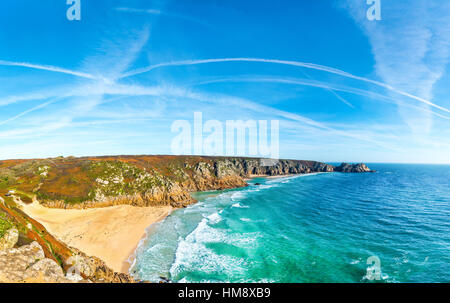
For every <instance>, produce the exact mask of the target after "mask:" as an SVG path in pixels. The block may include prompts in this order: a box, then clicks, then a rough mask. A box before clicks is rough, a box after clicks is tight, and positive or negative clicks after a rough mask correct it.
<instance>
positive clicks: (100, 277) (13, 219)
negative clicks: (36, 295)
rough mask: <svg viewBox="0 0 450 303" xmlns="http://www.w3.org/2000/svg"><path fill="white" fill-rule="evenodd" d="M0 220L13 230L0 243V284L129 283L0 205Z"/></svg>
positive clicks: (15, 210)
mask: <svg viewBox="0 0 450 303" xmlns="http://www.w3.org/2000/svg"><path fill="white" fill-rule="evenodd" d="M0 215H1V216H0V219H2V220H3V222H5V221H6V220H7V221H8V223H9V224H10V225H13V226H14V227H13V228H10V229H9V230H7V231H6V232H5V233H4V235H3V237H2V238H1V239H0V242H1V243H3V244H4V245H2V247H1V249H0V282H56V283H60V282H61V283H69V282H89V283H90V282H94V283H129V282H134V279H133V278H132V277H131V276H129V275H127V274H123V273H117V272H114V271H113V270H112V269H111V268H109V267H108V266H107V265H106V264H105V263H104V262H103V261H102V260H100V259H99V258H97V257H91V256H87V255H86V254H84V253H82V252H81V251H79V250H78V249H76V248H73V247H69V246H67V245H66V244H65V243H63V242H61V241H60V240H58V239H56V238H55V237H53V236H52V235H51V234H49V233H48V231H47V230H46V228H45V227H44V226H43V225H42V224H40V223H39V222H37V221H35V220H34V219H32V218H30V217H29V216H28V215H27V214H25V213H24V212H23V211H21V210H20V209H18V208H16V207H12V206H6V205H0Z"/></svg>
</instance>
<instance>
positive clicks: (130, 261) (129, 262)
mask: <svg viewBox="0 0 450 303" xmlns="http://www.w3.org/2000/svg"><path fill="white" fill-rule="evenodd" d="M174 210H175V209H174V208H172V209H171V210H170V211H169V213H168V214H167V215H166V216H164V218H161V219H160V220H157V221H155V222H153V223H152V224H151V225H149V226H148V227H147V228H145V230H144V234H143V235H142V237H141V239H140V240H139V242H138V243H137V244H136V245H135V247H134V248H133V250H132V251H131V254H129V256H128V258H127V259H126V260H124V261H123V266H122V270H123V273H126V274H129V275H131V276H133V274H132V273H130V270H131V268H133V266H134V264H135V263H136V255H137V254H136V253H137V250H138V249H139V247H141V245H143V244H144V243H145V240H146V239H147V237H148V232H149V230H150V229H151V228H152V227H153V226H155V224H157V223H160V222H162V221H164V220H165V219H166V218H167V217H168V216H170V215H171V214H172V212H173V211H174Z"/></svg>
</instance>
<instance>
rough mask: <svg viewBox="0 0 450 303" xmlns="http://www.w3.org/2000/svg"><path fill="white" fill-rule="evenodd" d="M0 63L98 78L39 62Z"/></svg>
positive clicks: (1, 62) (1, 61) (1, 63)
mask: <svg viewBox="0 0 450 303" xmlns="http://www.w3.org/2000/svg"><path fill="white" fill-rule="evenodd" d="M0 65H3V66H20V67H26V68H32V69H39V70H45V71H50V72H57V73H63V74H68V75H73V76H77V77H81V78H87V79H98V78H97V77H95V76H93V75H91V74H88V73H83V72H78V71H73V70H70V69H65V68H61V67H57V66H51V65H39V64H32V63H26V62H12V61H4V60H0Z"/></svg>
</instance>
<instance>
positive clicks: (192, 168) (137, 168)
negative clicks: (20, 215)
mask: <svg viewBox="0 0 450 303" xmlns="http://www.w3.org/2000/svg"><path fill="white" fill-rule="evenodd" d="M217 159H218V158H213V157H196V156H114V157H112V156H111V157H97V158H95V157H86V158H74V157H66V158H63V157H58V158H52V159H35V160H8V161H0V196H1V197H3V198H4V199H5V202H6V203H7V204H8V205H10V206H11V207H14V206H15V204H14V201H13V199H11V198H10V197H6V196H5V195H7V194H8V191H9V190H14V191H15V193H14V196H15V197H17V198H20V199H21V200H22V201H23V202H24V203H31V202H32V201H33V197H34V196H36V198H37V199H38V200H39V201H40V202H42V203H44V204H45V203H50V202H51V203H55V204H57V205H59V206H61V207H62V206H63V205H64V204H68V205H69V204H72V205H73V204H79V203H83V202H87V201H102V200H104V199H105V198H109V197H118V196H127V195H130V196H134V195H136V194H146V193H149V192H152V190H154V188H156V187H158V188H159V189H160V190H161V189H162V190H164V189H166V188H168V187H170V186H172V185H173V184H174V183H178V184H181V183H183V182H185V181H186V180H188V179H190V178H192V177H193V175H195V174H197V175H198V172H199V171H198V170H199V169H200V171H201V173H202V174H203V173H205V174H206V175H208V174H211V175H212V174H213V173H214V172H213V169H212V167H213V166H211V165H206V164H212V163H213V162H214V161H216V160H217ZM199 162H202V163H203V165H202V166H201V167H200V168H199V167H198V164H199ZM208 170H209V171H208ZM59 206H58V207H59Z"/></svg>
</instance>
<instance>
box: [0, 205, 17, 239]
mask: <svg viewBox="0 0 450 303" xmlns="http://www.w3.org/2000/svg"><path fill="white" fill-rule="evenodd" d="M12 227H14V224H13V223H12V222H11V221H10V219H9V218H8V216H7V215H6V214H5V213H4V212H2V211H1V210H0V238H1V237H3V236H4V235H5V233H6V232H7V231H8V230H9V229H11V228H12Z"/></svg>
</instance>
